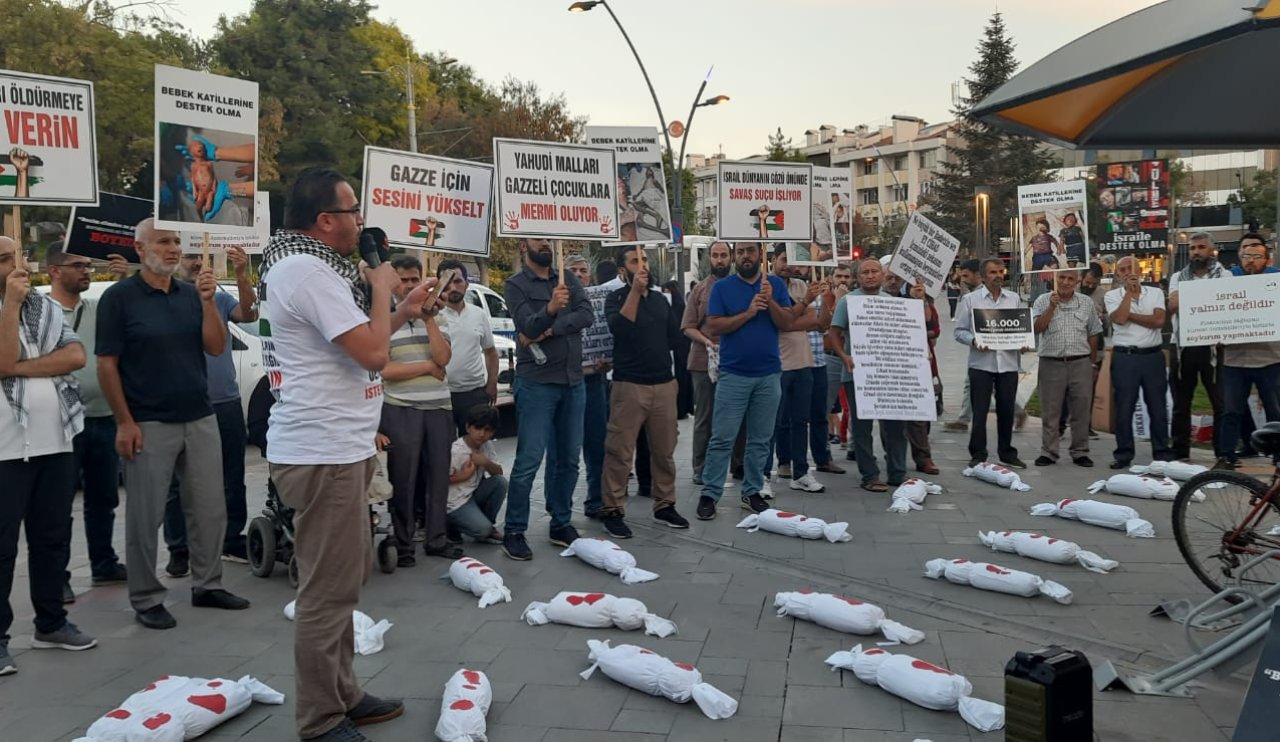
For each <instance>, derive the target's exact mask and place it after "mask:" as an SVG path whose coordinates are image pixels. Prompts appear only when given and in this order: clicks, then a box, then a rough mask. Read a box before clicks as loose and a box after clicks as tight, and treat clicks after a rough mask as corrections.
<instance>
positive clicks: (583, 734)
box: [543, 729, 667, 742]
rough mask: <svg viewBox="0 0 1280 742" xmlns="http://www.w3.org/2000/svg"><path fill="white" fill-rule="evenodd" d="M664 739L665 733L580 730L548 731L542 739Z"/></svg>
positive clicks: (660, 741)
mask: <svg viewBox="0 0 1280 742" xmlns="http://www.w3.org/2000/svg"><path fill="white" fill-rule="evenodd" d="M666 738H667V737H666V734H665V733H662V734H644V733H640V732H625V731H619V730H610V731H608V732H601V731H584V730H582V729H550V730H548V731H547V734H546V736H544V737H543V739H545V740H555V741H556V742H606V740H607V742H663V741H664V740H665V739H666Z"/></svg>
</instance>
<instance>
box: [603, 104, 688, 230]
mask: <svg viewBox="0 0 1280 742" xmlns="http://www.w3.org/2000/svg"><path fill="white" fill-rule="evenodd" d="M586 135H587V144H590V145H591V146H593V147H612V148H613V150H614V151H615V152H616V153H617V154H616V158H615V159H616V160H617V167H618V170H617V174H618V204H619V223H618V229H619V234H620V235H621V239H620V240H618V242H614V243H608V244H614V245H652V244H670V242H671V201H670V199H669V198H668V197H667V179H666V175H664V173H663V167H662V146H661V145H660V144H659V141H658V136H659V134H658V130H657V129H654V128H653V127H649V126H588V127H587V129H586Z"/></svg>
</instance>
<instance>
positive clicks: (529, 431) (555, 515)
mask: <svg viewBox="0 0 1280 742" xmlns="http://www.w3.org/2000/svg"><path fill="white" fill-rule="evenodd" d="M585 387H586V385H585V384H574V385H573V386H569V385H567V384H542V383H539V382H536V381H528V380H525V379H521V378H520V377H518V376H517V377H516V382H515V397H516V415H517V416H518V419H519V421H520V428H519V430H518V431H517V433H516V461H515V464H514V465H513V466H512V467H511V482H510V485H509V488H508V491H507V522H506V527H505V529H504V531H505V533H507V534H510V535H514V534H520V533H524V532H525V531H526V530H528V528H529V493H530V492H532V491H533V480H534V477H536V476H537V475H538V468H539V467H540V466H542V461H543V459H546V462H547V470H546V477H545V481H544V483H543V489H544V491H545V494H546V500H547V510H548V511H550V513H551V529H552V530H556V529H559V528H563V527H565V526H567V525H569V521H570V518H571V517H572V513H571V508H572V507H573V489H574V488H575V487H577V486H578V458H579V457H580V456H581V455H582V422H583V417H584V413H585V411H586V389H585Z"/></svg>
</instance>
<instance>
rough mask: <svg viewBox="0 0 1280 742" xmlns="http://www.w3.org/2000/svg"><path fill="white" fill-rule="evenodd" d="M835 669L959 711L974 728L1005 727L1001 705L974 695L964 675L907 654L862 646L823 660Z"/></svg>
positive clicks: (920, 701)
mask: <svg viewBox="0 0 1280 742" xmlns="http://www.w3.org/2000/svg"><path fill="white" fill-rule="evenodd" d="M826 663H827V664H828V665H830V666H831V669H832V670H833V671H835V670H851V671H852V672H853V674H854V675H856V676H857V678H858V679H859V680H861V681H862V682H864V683H867V684H869V685H878V686H880V687H881V688H882V689H884V690H886V691H888V692H889V693H892V694H893V695H895V696H897V697H899V698H902V699H905V700H907V701H910V702H911V703H914V704H916V705H917V706H923V707H924V708H927V709H933V710H934V711H959V712H960V716H961V717H963V718H964V720H965V722H966V723H968V724H969V725H970V726H972V727H973V728H974V729H977V730H978V731H982V732H990V731H992V730H995V729H1000V728H1002V727H1003V726H1004V706H1001V705H1000V704H998V703H992V702H990V701H983V700H980V699H977V698H973V697H972V696H971V695H970V694H971V693H973V684H972V683H970V682H969V680H968V679H967V678H965V677H964V676H963V675H957V674H955V673H954V672H951V671H950V670H947V669H946V668H942V667H938V666H937V665H933V664H930V663H928V662H925V661H924V660H918V659H916V658H915V657H912V656H910V655H906V654H890V653H889V652H886V651H884V650H883V649H879V648H875V649H868V650H867V651H865V652H864V651H862V645H861V644H859V645H858V646H856V647H854V648H853V649H852V650H850V651H848V652H836V653H835V654H833V655H831V656H830V657H828V658H827V659H826Z"/></svg>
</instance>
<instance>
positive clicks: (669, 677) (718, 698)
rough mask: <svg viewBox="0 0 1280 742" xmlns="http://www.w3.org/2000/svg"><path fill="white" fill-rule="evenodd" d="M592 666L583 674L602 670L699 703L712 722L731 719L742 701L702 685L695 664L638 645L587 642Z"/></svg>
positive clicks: (657, 692)
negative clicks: (671, 658) (673, 659)
mask: <svg viewBox="0 0 1280 742" xmlns="http://www.w3.org/2000/svg"><path fill="white" fill-rule="evenodd" d="M587 649H588V659H590V660H591V662H592V665H591V667H588V668H587V669H586V670H583V671H582V672H581V673H579V675H581V676H582V679H583V680H586V679H587V678H590V677H591V675H592V673H594V672H595V671H596V668H599V669H600V670H601V671H602V672H604V674H605V675H608V676H609V677H611V678H613V679H614V680H616V681H618V682H619V683H622V684H623V685H625V686H627V687H628V688H634V689H636V690H638V691H643V692H645V693H648V694H649V695H651V696H662V697H663V698H666V699H669V700H672V701H675V702H676V703H688V702H689V699H691V698H692V699H693V702H694V703H696V704H698V708H699V709H701V710H702V713H704V714H706V715H707V718H710V719H728V718H729V717H730V716H733V715H734V714H735V713H737V712H738V702H737V701H735V700H734V699H733V698H731V697H730V696H729V695H728V694H726V693H724V692H723V691H721V690H720V689H719V688H716V687H715V686H713V685H711V684H709V683H704V682H702V673H700V672H698V669H697V668H695V667H694V666H693V665H686V664H685V663H683V662H672V661H671V660H669V659H667V658H666V657H663V656H662V655H659V654H656V653H655V652H653V651H651V650H648V649H643V648H641V647H637V646H635V645H634V644H620V645H618V646H616V647H611V646H609V642H607V641H596V640H594V639H592V640H589V641H588V642H587Z"/></svg>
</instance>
